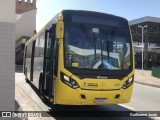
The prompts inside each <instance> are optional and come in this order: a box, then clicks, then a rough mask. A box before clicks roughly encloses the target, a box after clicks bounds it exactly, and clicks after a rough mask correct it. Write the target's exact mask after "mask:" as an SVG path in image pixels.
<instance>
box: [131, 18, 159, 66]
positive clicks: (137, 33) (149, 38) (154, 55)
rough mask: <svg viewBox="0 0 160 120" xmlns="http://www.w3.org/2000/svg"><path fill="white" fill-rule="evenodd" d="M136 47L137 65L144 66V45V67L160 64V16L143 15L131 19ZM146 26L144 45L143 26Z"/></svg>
mask: <svg viewBox="0 0 160 120" xmlns="http://www.w3.org/2000/svg"><path fill="white" fill-rule="evenodd" d="M129 24H130V28H131V33H132V37H133V41H134V48H135V56H136V57H135V62H136V67H141V66H142V47H143V49H144V52H143V53H144V68H146V69H147V68H151V67H152V66H160V18H156V17H150V16H146V17H142V18H139V19H135V20H131V21H129ZM138 25H140V26H145V25H147V27H145V28H144V33H143V36H144V39H143V42H144V43H143V45H144V46H142V28H140V27H138Z"/></svg>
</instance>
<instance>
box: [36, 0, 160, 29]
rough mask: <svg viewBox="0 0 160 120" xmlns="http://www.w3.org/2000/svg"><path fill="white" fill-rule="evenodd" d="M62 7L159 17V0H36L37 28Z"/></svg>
mask: <svg viewBox="0 0 160 120" xmlns="http://www.w3.org/2000/svg"><path fill="white" fill-rule="evenodd" d="M64 9H72V10H89V11H97V12H103V13H108V14H113V15H116V16H121V17H124V18H126V19H128V20H129V21H130V20H134V19H137V18H141V17H145V16H152V17H159V18H160V0H37V20H36V22H37V27H36V29H37V30H40V28H42V27H43V26H44V25H45V24H46V23H47V22H48V21H49V20H50V19H52V18H53V17H54V16H55V15H56V14H57V13H58V12H60V11H61V10H64Z"/></svg>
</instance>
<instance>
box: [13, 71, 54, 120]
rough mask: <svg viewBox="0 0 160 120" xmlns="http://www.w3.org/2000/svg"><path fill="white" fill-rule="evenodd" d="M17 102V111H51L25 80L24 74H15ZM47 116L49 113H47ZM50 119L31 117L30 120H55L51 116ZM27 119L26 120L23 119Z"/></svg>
mask: <svg viewBox="0 0 160 120" xmlns="http://www.w3.org/2000/svg"><path fill="white" fill-rule="evenodd" d="M15 101H16V110H17V111H24V112H25V111H49V109H50V108H49V107H48V106H46V105H45V104H44V103H43V102H42V101H41V99H40V98H39V96H38V95H37V94H36V92H35V91H34V90H33V88H32V87H31V86H30V85H29V84H27V83H26V82H25V80H24V75H23V73H20V72H19V73H18V72H17V73H15ZM46 114H47V113H46ZM47 116H48V117H43V118H42V117H40V118H37V117H35V118H34V117H31V118H27V119H28V120H44V119H45V120H55V119H54V118H52V117H51V116H50V115H47ZM22 119H25V120H26V118H22Z"/></svg>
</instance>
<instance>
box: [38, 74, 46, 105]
mask: <svg viewBox="0 0 160 120" xmlns="http://www.w3.org/2000/svg"><path fill="white" fill-rule="evenodd" d="M43 85H44V82H43V75H42V73H41V75H40V77H39V96H40V99H41V100H42V101H43V102H44V103H46V98H45V96H44V89H43Z"/></svg>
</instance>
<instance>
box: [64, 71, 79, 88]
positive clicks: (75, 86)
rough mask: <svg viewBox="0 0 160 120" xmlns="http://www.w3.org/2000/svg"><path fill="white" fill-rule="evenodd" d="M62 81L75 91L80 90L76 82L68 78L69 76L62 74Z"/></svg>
mask: <svg viewBox="0 0 160 120" xmlns="http://www.w3.org/2000/svg"><path fill="white" fill-rule="evenodd" d="M61 80H62V82H63V83H64V84H66V85H68V86H69V87H71V88H73V89H76V88H79V85H78V83H77V82H76V81H75V80H73V79H72V78H71V77H68V76H67V75H65V74H63V73H62V72H61Z"/></svg>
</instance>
